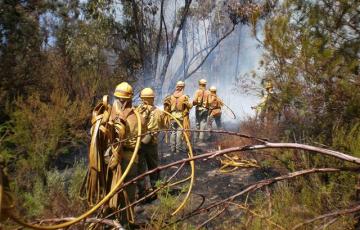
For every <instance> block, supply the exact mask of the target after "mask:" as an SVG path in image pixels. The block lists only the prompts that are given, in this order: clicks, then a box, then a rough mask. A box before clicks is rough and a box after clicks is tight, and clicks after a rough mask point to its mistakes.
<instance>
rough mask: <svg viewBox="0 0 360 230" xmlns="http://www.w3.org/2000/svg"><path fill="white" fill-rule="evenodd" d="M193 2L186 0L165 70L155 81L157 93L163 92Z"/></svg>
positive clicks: (165, 63) (166, 59) (163, 69)
mask: <svg viewBox="0 0 360 230" xmlns="http://www.w3.org/2000/svg"><path fill="white" fill-rule="evenodd" d="M191 1H192V0H185V6H184V10H183V14H182V17H181V20H180V24H179V27H178V29H177V31H176V34H175V38H174V40H173V42H172V43H171V48H170V52H169V53H168V54H167V56H166V58H165V62H164V65H163V68H162V70H161V72H160V75H159V76H158V77H157V79H156V80H155V88H156V89H157V90H156V91H158V92H160V91H161V88H162V87H161V86H162V83H163V82H164V80H165V76H166V72H167V69H168V66H169V64H170V60H171V58H172V56H173V54H174V52H175V48H176V46H177V43H178V40H179V36H180V32H181V31H182V29H183V27H184V24H185V21H186V18H187V16H188V15H189V8H190V5H191ZM160 97H161V96H160Z"/></svg>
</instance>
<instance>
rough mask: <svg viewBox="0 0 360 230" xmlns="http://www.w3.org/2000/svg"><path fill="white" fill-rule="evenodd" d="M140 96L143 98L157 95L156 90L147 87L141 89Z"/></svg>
mask: <svg viewBox="0 0 360 230" xmlns="http://www.w3.org/2000/svg"><path fill="white" fill-rule="evenodd" d="M140 97H141V98H154V97H155V93H154V90H152V89H151V88H145V89H143V90H141V93H140Z"/></svg>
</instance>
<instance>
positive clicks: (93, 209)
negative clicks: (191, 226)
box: [9, 111, 195, 230]
mask: <svg viewBox="0 0 360 230" xmlns="http://www.w3.org/2000/svg"><path fill="white" fill-rule="evenodd" d="M162 112H164V113H165V114H167V115H169V116H171V117H172V118H173V119H174V120H175V122H176V123H177V124H178V125H179V126H180V127H181V128H182V129H183V130H184V128H183V126H182V124H181V123H180V121H179V120H178V119H176V117H174V116H173V115H172V114H170V113H168V112H166V111H162ZM135 115H136V118H137V123H138V135H137V139H136V145H135V149H134V152H133V154H132V157H131V159H130V162H129V164H128V166H127V167H126V169H125V171H124V173H123V174H122V176H121V178H120V179H119V181H118V182H117V183H116V185H115V187H114V188H113V189H112V190H111V191H110V192H109V193H108V194H106V196H105V197H104V198H103V199H102V200H100V201H99V202H98V203H97V204H96V205H94V206H93V207H92V208H91V209H89V210H88V211H86V212H85V213H83V214H82V215H80V216H78V217H76V218H74V219H72V220H70V221H67V222H64V223H61V224H56V225H47V226H41V225H35V224H30V223H27V222H25V221H23V220H21V219H20V218H18V217H16V216H15V215H13V214H9V217H10V218H11V219H12V220H14V221H15V222H16V223H18V224H20V225H22V226H24V227H28V228H32V229H40V230H41V229H44V230H47V229H59V228H66V227H69V226H71V225H74V224H76V223H78V222H80V221H82V220H83V219H86V218H87V217H89V216H90V215H91V214H93V213H94V212H95V211H96V210H98V209H99V208H100V207H101V206H102V205H104V204H105V203H106V202H108V201H109V200H110V199H111V197H112V196H113V195H115V194H116V193H117V192H118V190H119V189H120V188H121V186H122V184H123V181H124V179H125V177H126V176H127V174H128V173H129V171H130V169H131V167H133V164H134V162H135V159H136V156H137V153H138V151H139V148H140V143H141V136H142V134H141V129H142V127H141V118H140V115H139V113H138V112H137V111H135ZM184 137H185V141H186V143H187V146H188V148H189V153H188V155H189V158H191V157H193V151H192V146H191V143H190V140H189V137H188V136H187V134H186V132H185V131H184ZM190 166H191V175H190V176H189V177H188V178H186V179H184V180H181V181H180V182H178V183H182V182H184V181H187V180H188V179H190V186H189V189H188V192H187V194H186V196H185V198H184V200H183V201H182V203H181V204H180V205H179V206H178V207H177V209H176V210H175V211H174V212H173V213H172V215H175V214H176V213H178V212H179V211H180V210H181V209H182V208H183V207H184V206H185V204H186V202H187V200H188V199H189V197H190V194H191V190H192V187H193V184H194V176H195V165H194V161H190ZM178 183H177V182H175V183H173V184H171V185H168V186H172V185H175V184H178Z"/></svg>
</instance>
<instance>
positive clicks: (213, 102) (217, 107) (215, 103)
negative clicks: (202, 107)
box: [208, 86, 224, 130]
mask: <svg viewBox="0 0 360 230" xmlns="http://www.w3.org/2000/svg"><path fill="white" fill-rule="evenodd" d="M208 103H209V118H208V127H209V129H210V130H211V129H212V124H213V122H214V120H215V123H216V127H217V129H221V128H222V125H221V107H222V106H223V105H224V103H223V101H222V100H221V99H220V98H219V97H218V96H217V94H216V87H215V86H211V87H210V95H209V98H208Z"/></svg>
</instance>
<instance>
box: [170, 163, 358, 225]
mask: <svg viewBox="0 0 360 230" xmlns="http://www.w3.org/2000/svg"><path fill="white" fill-rule="evenodd" d="M341 171H352V172H359V171H360V168H312V169H305V170H300V171H296V172H292V173H288V174H285V175H282V176H278V177H274V178H270V179H264V180H261V181H258V182H256V183H253V184H251V185H249V186H247V188H246V189H244V190H242V191H240V192H238V193H236V194H234V195H232V196H230V197H228V198H225V199H223V200H221V201H218V202H216V203H213V204H210V205H208V206H207V207H205V208H201V209H198V210H196V211H195V212H192V213H190V214H189V215H187V216H184V217H183V218H181V219H179V220H177V221H175V222H173V223H171V224H175V223H178V222H180V221H183V220H185V219H188V218H190V217H193V216H195V215H199V214H201V213H203V212H208V211H209V210H211V209H213V208H215V207H218V206H221V205H224V204H226V203H227V202H232V201H233V200H234V199H236V198H238V197H239V196H242V195H244V194H247V193H249V192H254V191H256V190H258V189H261V188H263V187H266V186H269V185H271V184H274V183H277V182H279V181H283V180H289V179H293V178H296V177H299V176H304V175H309V174H314V173H331V172H341ZM171 224H170V225H171Z"/></svg>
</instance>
